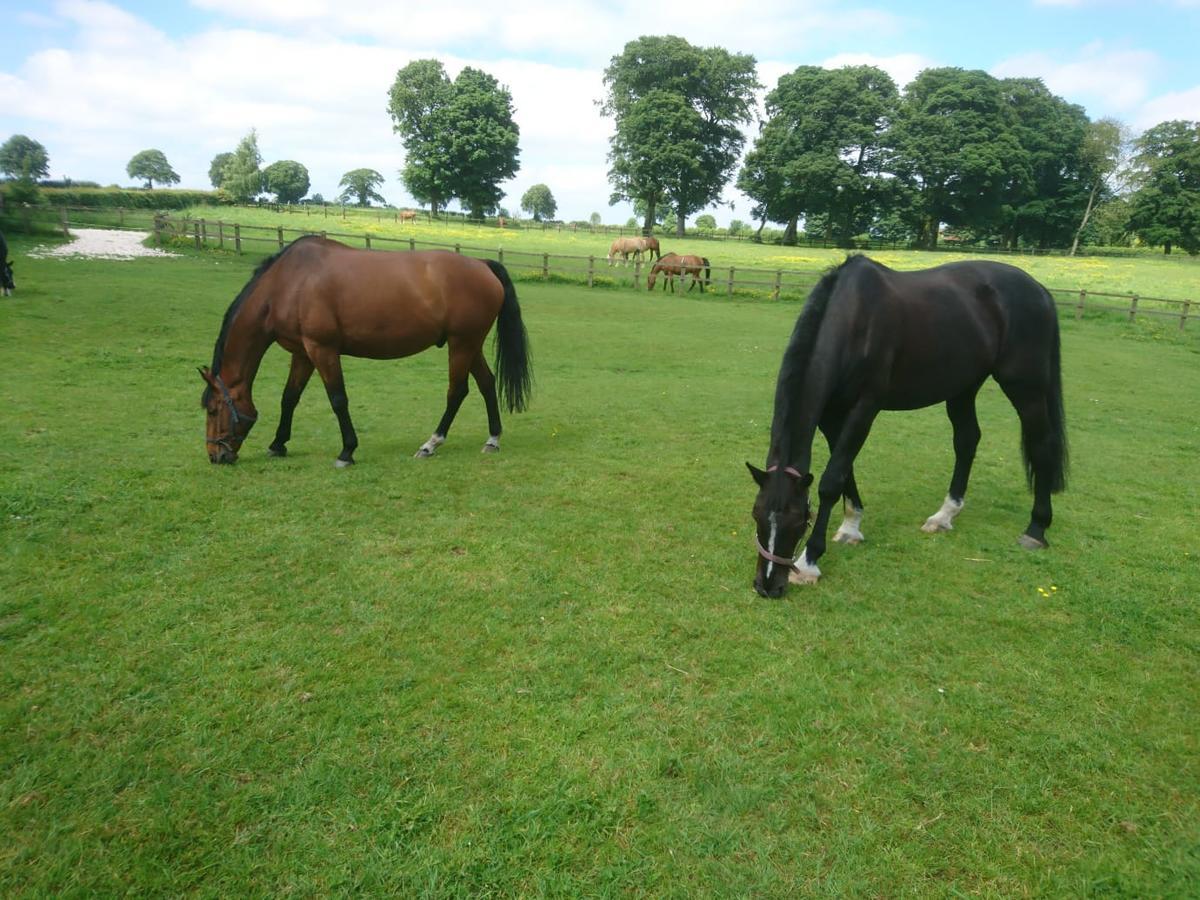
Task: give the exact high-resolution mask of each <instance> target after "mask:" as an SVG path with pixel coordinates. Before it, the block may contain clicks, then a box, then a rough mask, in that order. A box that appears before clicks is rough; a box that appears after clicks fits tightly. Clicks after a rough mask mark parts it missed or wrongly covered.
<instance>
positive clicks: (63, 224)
mask: <svg viewBox="0 0 1200 900" xmlns="http://www.w3.org/2000/svg"><path fill="white" fill-rule="evenodd" d="M42 212H43V214H44V213H45V212H49V213H51V214H52V215H53V219H52V220H51V221H52V222H53V225H54V228H55V230H61V231H62V233H63V235H64V236H69V235H70V226H71V224H72V215H71V214H72V213H75V216H74V222H73V224H75V225H77V226H80V227H86V226H87V225H89V224H94V225H96V227H109V228H111V227H112V224H111V223H112V219H113V217H114V214H115V217H116V218H117V220H118V222H119V225H118V227H120V228H124V229H127V230H137V231H147V230H149V231H150V232H151V233H152V235H153V236H154V238H155V241H156V243H157V244H158V245H159V246H163V245H165V244H168V243H174V242H178V241H186V242H187V243H188V244H190V245H191V246H193V247H195V248H196V249H201V248H204V247H208V246H211V247H214V248H217V249H222V250H230V249H232V250H233V251H234V252H235V253H238V254H243V253H246V252H275V251H278V250H282V249H283V248H284V247H285V246H287V244H288V243H289V242H290V241H292V240H295V239H296V238H298V237H301V236H303V235H307V234H319V235H321V236H323V237H330V238H334V239H337V240H340V241H342V242H343V243H348V244H350V245H352V246H353V245H357V246H361V247H364V248H366V249H368V250H417V249H418V248H423V249H443V250H452V251H453V252H455V253H466V254H469V255H471V256H477V257H480V258H487V259H495V260H497V261H499V262H500V263H502V264H504V265H505V266H506V267H507V268H508V269H509V271H511V272H513V274H514V277H516V278H518V279H520V278H521V277H525V278H537V279H542V280H549V279H551V278H560V279H562V280H563V281H567V282H576V283H579V284H585V285H587V286H588V287H589V288H594V287H596V286H597V285H601V286H605V285H616V286H622V285H624V286H629V287H632V288H633V289H634V290H639V291H645V290H646V289H647V283H646V282H647V279H646V276H647V275H648V274H649V268H648V267H644V266H645V264H644V263H643V261H642V260H640V259H638V260H635V261H634V262H632V263H631V264H629V265H624V264H620V263H619V264H617V265H616V266H610V265H609V264H608V260H607V259H606V258H605V257H599V258H598V257H597V256H596V255H594V254H592V255H588V256H582V255H569V254H552V253H549V252H546V251H533V250H516V249H513V248H511V247H509V248H505V247H502V246H498V247H494V248H493V247H481V246H468V245H464V244H462V243H461V242H459V243H454V244H446V243H439V242H435V241H424V240H418V239H417V238H416V237H415V236H409V237H387V236H384V235H380V234H373V233H371V232H370V231H367V230H363V231H361V232H350V231H326V230H318V229H311V228H285V227H284V226H283V225H273V226H270V225H244V224H241V223H238V222H226V221H223V220H216V221H211V220H208V219H191V218H187V217H184V218H174V217H172V216H169V215H166V214H163V213H157V214H156V213H152V212H150V211H148V210H147V211H142V210H137V211H134V210H113V209H70V210H69V209H67V208H66V207H61V208H59V209H57V210H45V211H42ZM27 217H28V214H27ZM98 219H99V220H101V221H97V220H98ZM88 220H91V221H90V222H89V221H88ZM27 224H28V223H27ZM691 249H693V250H694V249H695V248H691ZM710 271H711V273H712V274H711V277H710V279H709V280H708V281H707V282H706V284H705V286H706V287H707V288H708V289H709V290H710V291H712V292H714V293H718V292H719V293H721V294H723V295H725V296H728V297H733V296H736V295H742V296H758V297H763V296H766V297H769V298H771V299H772V300H781V299H789V300H803V299H804V298H805V297H806V296H807V295H808V292H809V291H810V290H811V289H812V288H813V286H814V285H815V284H816V283H817V281H818V280H819V279H820V277H821V275H822V272H821V271H817V270H810V271H797V270H790V269H782V268H774V269H756V268H740V267H736V266H728V267H727V268H723V269H722V268H719V267H717V266H713V267H712V268H711V269H710ZM660 279H661V276H660ZM678 281H679V284H677V285H676V290H677V291H679V290H681V289H685V287H684V285H685V283H690V280H688V279H678ZM664 283H665V282H664ZM656 288H658V285H656ZM1048 290H1049V291H1050V293H1051V295H1052V296H1053V297H1054V301H1055V303H1056V304H1057V305H1058V307H1059V308H1060V309H1064V310H1072V311H1073V312H1074V316H1075V318H1076V319H1080V318H1083V316H1084V315H1085V314H1087V313H1093V312H1109V313H1113V312H1116V313H1122V314H1124V315H1125V316H1126V317H1127V318H1128V320H1129V321H1130V322H1133V321H1135V320H1136V319H1137V317H1138V316H1152V317H1159V318H1171V319H1175V320H1177V321H1178V323H1179V328H1180V330H1183V329H1185V328H1186V327H1187V324H1188V322H1189V321H1190V320H1191V319H1193V318H1194V317H1193V316H1192V314H1191V313H1192V306H1193V300H1191V299H1187V300H1177V299H1168V298H1162V297H1146V296H1142V295H1139V294H1120V293H1109V292H1103V291H1091V290H1088V289H1077V288H1053V287H1052V288H1048Z"/></svg>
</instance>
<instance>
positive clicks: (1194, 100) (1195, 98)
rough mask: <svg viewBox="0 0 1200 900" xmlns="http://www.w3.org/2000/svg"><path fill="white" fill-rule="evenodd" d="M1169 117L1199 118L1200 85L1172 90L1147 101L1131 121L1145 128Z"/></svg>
mask: <svg viewBox="0 0 1200 900" xmlns="http://www.w3.org/2000/svg"><path fill="white" fill-rule="evenodd" d="M1170 119H1186V120H1188V121H1191V122H1195V121H1197V120H1200V85H1197V86H1196V87H1193V88H1191V89H1189V90H1185V91H1173V92H1171V93H1169V94H1163V95H1161V96H1158V97H1155V98H1153V99H1152V100H1149V101H1147V103H1146V104H1145V106H1143V107H1142V109H1141V110H1140V111H1139V112H1138V114H1137V116H1136V117H1135V118H1134V120H1133V122H1132V123H1131V124H1132V125H1133V126H1134V127H1135V128H1138V129H1143V130H1144V129H1146V128H1150V127H1151V126H1153V125H1157V124H1158V123H1159V122H1166V121H1168V120H1170Z"/></svg>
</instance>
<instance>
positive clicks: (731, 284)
mask: <svg viewBox="0 0 1200 900" xmlns="http://www.w3.org/2000/svg"><path fill="white" fill-rule="evenodd" d="M728 293H729V296H730V297H732V296H733V266H730V267H729V291H728Z"/></svg>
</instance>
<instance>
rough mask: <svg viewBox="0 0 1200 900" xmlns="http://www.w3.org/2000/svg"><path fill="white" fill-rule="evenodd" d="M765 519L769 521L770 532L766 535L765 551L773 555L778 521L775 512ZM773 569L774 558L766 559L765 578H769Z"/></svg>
mask: <svg viewBox="0 0 1200 900" xmlns="http://www.w3.org/2000/svg"><path fill="white" fill-rule="evenodd" d="M767 521H768V522H770V523H771V534H770V535H769V536H768V537H767V552H768V553H770V554H771V555H772V556H774V555H775V537H776V535H777V534H778V532H779V522H778V520H777V519H776V518H775V513H771V515H770V516H768V517H767ZM774 571H775V560H773V559H768V560H767V574H766V579H767V580H768V581H769V580H770V578H771V573H772V572H774Z"/></svg>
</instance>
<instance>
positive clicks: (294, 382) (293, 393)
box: [267, 353, 313, 456]
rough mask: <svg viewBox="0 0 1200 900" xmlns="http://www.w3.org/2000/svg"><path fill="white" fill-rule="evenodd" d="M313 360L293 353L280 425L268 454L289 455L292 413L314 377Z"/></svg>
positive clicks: (281, 403)
mask: <svg viewBox="0 0 1200 900" xmlns="http://www.w3.org/2000/svg"><path fill="white" fill-rule="evenodd" d="M312 373H313V363H312V360H311V359H309V358H308V357H307V356H305V355H304V354H303V353H293V354H292V368H291V371H290V372H288V379H287V384H285V385H284V387H283V399H282V400H281V401H280V403H279V427H278V428H277V429H275V440H273V441H271V446H270V447H268V448H267V455H268V456H287V442H288V441H290V440H291V439H292V415H293V414H294V413H295V412H296V404H297V403H299V402H300V395H301V394H303V393H304V388H305V386H306V385H307V384H308V379H309V378H311V377H312Z"/></svg>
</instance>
